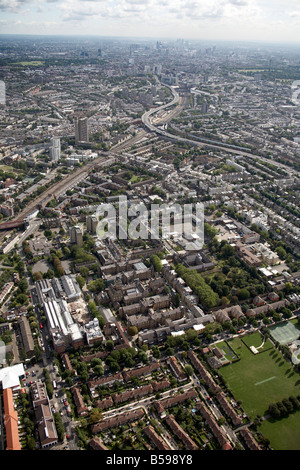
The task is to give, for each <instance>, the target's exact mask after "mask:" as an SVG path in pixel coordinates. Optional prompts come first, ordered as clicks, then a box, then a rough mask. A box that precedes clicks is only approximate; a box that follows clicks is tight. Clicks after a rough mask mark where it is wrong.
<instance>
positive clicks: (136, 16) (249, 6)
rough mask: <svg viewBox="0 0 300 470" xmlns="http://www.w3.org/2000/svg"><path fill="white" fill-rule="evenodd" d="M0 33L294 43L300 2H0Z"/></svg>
mask: <svg viewBox="0 0 300 470" xmlns="http://www.w3.org/2000/svg"><path fill="white" fill-rule="evenodd" d="M0 34H37V35H96V36H119V37H120V36H127V37H149V38H183V39H200V40H203V39H207V40H230V41H232V40H238V41H266V42H292V43H300V2H299V0H0Z"/></svg>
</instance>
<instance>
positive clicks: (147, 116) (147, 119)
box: [142, 85, 258, 157]
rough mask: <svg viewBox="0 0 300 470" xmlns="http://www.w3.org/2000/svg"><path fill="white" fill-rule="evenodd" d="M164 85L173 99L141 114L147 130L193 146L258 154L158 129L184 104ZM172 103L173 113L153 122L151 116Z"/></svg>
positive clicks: (249, 154) (240, 153)
mask: <svg viewBox="0 0 300 470" xmlns="http://www.w3.org/2000/svg"><path fill="white" fill-rule="evenodd" d="M165 86H166V87H167V88H169V90H170V91H171V93H172V95H173V100H172V101H171V102H170V103H167V104H164V105H162V106H159V107H158V108H153V109H150V111H147V112H146V113H144V114H143V116H142V122H143V124H144V126H145V127H146V128H147V129H148V131H150V132H154V133H156V134H157V135H160V136H162V137H164V138H165V139H168V140H172V141H177V142H182V143H185V144H190V145H194V146H195V147H209V148H213V149H218V150H227V151H229V152H231V153H234V154H238V155H244V156H248V157H253V156H258V155H253V154H252V153H250V152H249V149H247V148H246V147H238V146H236V145H230V144H226V143H222V142H217V141H214V140H210V139H205V138H201V137H199V138H198V137H195V136H191V137H188V136H187V137H184V136H180V135H178V134H171V133H170V132H167V131H166V130H164V129H160V128H159V127H157V126H158V125H160V126H162V125H163V124H166V123H168V122H169V121H170V120H171V119H172V118H173V117H174V116H175V114H178V112H181V110H182V109H184V106H183V104H182V101H181V100H182V98H181V97H180V96H179V94H178V92H177V91H176V89H175V88H174V87H171V86H169V85H165ZM174 105H177V107H176V108H175V110H174V111H173V113H171V114H170V115H168V116H166V117H165V118H162V119H161V122H159V123H158V122H157V123H155V124H154V123H153V119H151V118H153V117H154V115H155V114H157V113H159V112H161V111H163V110H166V109H168V108H170V107H172V106H174Z"/></svg>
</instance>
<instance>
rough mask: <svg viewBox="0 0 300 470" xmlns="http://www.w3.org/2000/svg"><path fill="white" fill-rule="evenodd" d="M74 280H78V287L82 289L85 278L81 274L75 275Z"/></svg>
mask: <svg viewBox="0 0 300 470" xmlns="http://www.w3.org/2000/svg"><path fill="white" fill-rule="evenodd" d="M76 281H77V282H78V285H79V287H80V289H82V288H83V286H84V284H85V279H84V278H83V277H82V276H77V277H76Z"/></svg>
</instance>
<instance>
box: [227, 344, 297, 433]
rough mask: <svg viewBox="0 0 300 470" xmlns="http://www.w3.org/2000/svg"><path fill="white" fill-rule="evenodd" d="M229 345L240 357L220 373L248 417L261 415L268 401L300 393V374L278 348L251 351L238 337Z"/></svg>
mask: <svg viewBox="0 0 300 470" xmlns="http://www.w3.org/2000/svg"><path fill="white" fill-rule="evenodd" d="M248 340H249V338H248ZM255 341H257V339H255ZM248 344H249V343H248ZM229 345H232V348H233V349H234V351H236V353H237V354H238V355H239V357H240V359H241V360H240V361H238V362H235V363H233V364H229V365H227V366H224V367H222V368H221V369H220V370H219V373H220V374H221V375H223V377H224V378H225V380H226V383H227V384H228V386H229V388H230V389H231V390H232V392H233V394H234V396H235V398H236V399H237V400H241V401H242V403H243V408H244V410H245V411H246V413H247V414H248V416H249V417H252V418H255V417H256V415H257V414H260V415H261V416H264V414H265V412H266V410H267V408H268V406H269V404H270V403H272V402H276V401H279V400H282V399H283V398H286V397H289V396H290V395H300V376H299V374H296V373H295V372H294V371H293V369H292V365H291V364H290V363H289V362H287V361H286V360H285V359H283V357H282V355H281V353H280V352H279V351H276V350H275V349H274V348H271V349H269V350H267V351H264V352H262V353H260V354H253V353H252V352H251V351H249V349H248V348H247V346H245V344H244V343H243V342H242V341H241V339H240V338H235V339H234V340H233V341H230V342H229ZM299 431H300V428H299Z"/></svg>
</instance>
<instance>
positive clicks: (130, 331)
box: [127, 326, 138, 336]
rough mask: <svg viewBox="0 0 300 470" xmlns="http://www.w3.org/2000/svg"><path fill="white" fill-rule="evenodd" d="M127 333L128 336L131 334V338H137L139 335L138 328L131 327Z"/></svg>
mask: <svg viewBox="0 0 300 470" xmlns="http://www.w3.org/2000/svg"><path fill="white" fill-rule="evenodd" d="M127 332H128V334H129V335H130V336H135V335H137V334H138V329H137V327H136V326H130V327H129V328H128V330H127Z"/></svg>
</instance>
